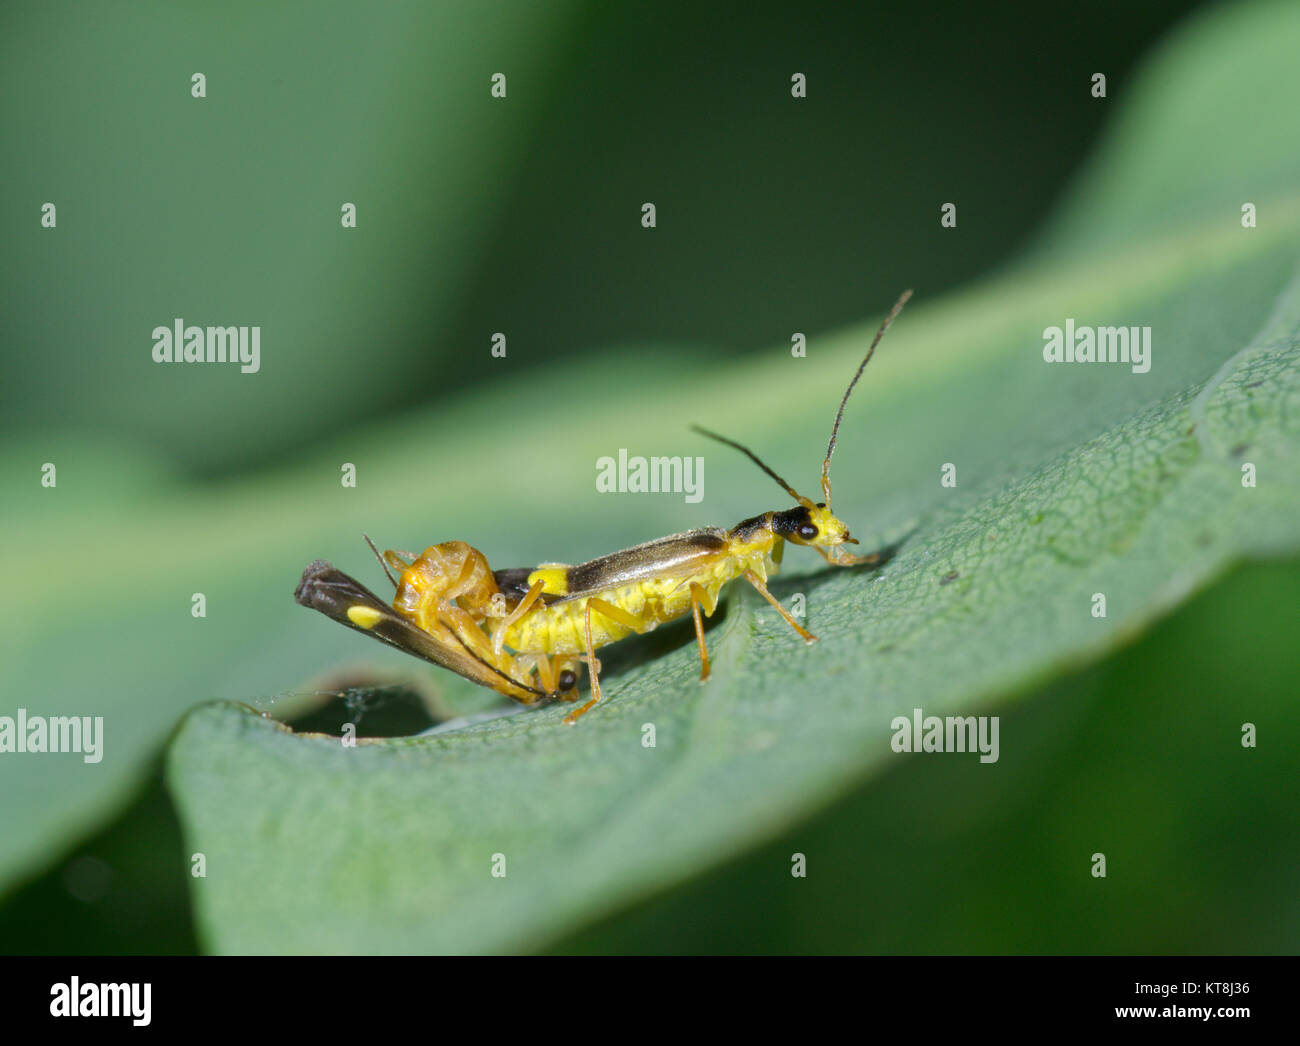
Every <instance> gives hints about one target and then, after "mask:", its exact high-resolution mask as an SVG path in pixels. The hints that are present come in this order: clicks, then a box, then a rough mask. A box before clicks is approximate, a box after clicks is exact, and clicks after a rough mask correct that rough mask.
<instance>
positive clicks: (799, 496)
mask: <svg viewBox="0 0 1300 1046" xmlns="http://www.w3.org/2000/svg"><path fill="white" fill-rule="evenodd" d="M691 431H692V432H698V433H699V434H700V435H701V436H708V437H709V439H715V440H717V441H718V442H719V443H725V444H726V445H727V446H728V447H735V448H736V450H738V451H740V452H741V453H742V454H744V455H745V456H746V457H747V458H749V460H750V461H752V462H753V463H754V464H755V465H757V466H758V467H759V468H761V469H762V470H763V471H764V472H766V473H767V474H768V475H769V476H771V477H772V478H773V479H774V480H776V481H777V483H779V484H780V485H781V487H782V489H784V490H785V492H786V493H787V494H789V495H790V496H791V497H792V498H794V499H795V501H797V502H799V504H801V505H803V506H804V507H805V508H812V507H813V503H812V502H811V501H810V500H809V499H808V498H806V497H804V496H803V495H802V494H800V493H799V492H798V491H797V490H795V489H794V487H792V486H790V484H789V483H787V482H786V481H785V480H783V479H782V478H781V477H780V476H778V475H777V474H776V473H775V472H773V471H772V470H771V469H770V468H768V467H767V466H766V465H764V464H763V461H762V459H761V458H759V456H758V455H757V454H755V453H754V452H753V451H752V450H750V449H749V448H748V447H746V446H744V445H743V444H740V443H737V442H736V441H735V440H733V439H727V437H726V436H719V435H718V434H717V433H716V432H710V431H709V430H708V429H706V428H702V427H701V426H699V425H692V426H691Z"/></svg>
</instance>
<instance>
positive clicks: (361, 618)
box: [348, 604, 384, 629]
mask: <svg viewBox="0 0 1300 1046" xmlns="http://www.w3.org/2000/svg"><path fill="white" fill-rule="evenodd" d="M383 619H384V615H383V614H381V613H380V612H379V611H378V610H376V609H375V608H374V607H368V606H363V605H361V604H358V605H357V606H354V607H348V620H349V621H351V622H352V623H353V624H354V625H356V626H357V628H364V629H371V628H374V627H375V626H376V625H377V624H379V622H381V621H382V620H383Z"/></svg>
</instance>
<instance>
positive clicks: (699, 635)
mask: <svg viewBox="0 0 1300 1046" xmlns="http://www.w3.org/2000/svg"><path fill="white" fill-rule="evenodd" d="M707 598H708V594H707V593H706V592H705V591H704V590H703V589H702V588H700V586H699V585H697V584H696V583H695V582H694V581H692V582H691V616H692V617H694V618H695V639H696V641H697V642H698V643H699V644H700V666H701V667H700V682H701V683H703V682H705V681H706V680H707V679H708V678H709V648H708V647H707V646H705V645H704V621H703V620H702V619H701V618H700V607H701V606H702V605H703V604H704V601H705V600H706V599H707ZM708 613H709V615H710V616H712V609H710V610H709V611H708Z"/></svg>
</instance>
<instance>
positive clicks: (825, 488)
mask: <svg viewBox="0 0 1300 1046" xmlns="http://www.w3.org/2000/svg"><path fill="white" fill-rule="evenodd" d="M911 296H912V292H911V291H910V290H906V291H903V293H902V294H900V295H899V296H898V301H896V302H895V303H894V307H893V308H892V309H890V310H889V315H888V316H886V317H885V322H884V323H882V324H881V325H880V330H878V331H876V336H875V337H874V338H872V339H871V348H869V349H867V354H866V356H864V357H863V359H862V362H861V363H859V364H858V372H857V373H856V374H854V375H853V380H852V381H851V382H849V387H848V388H847V389H845V390H844V398H843V399H842V400H840V409H839V410H838V411H836V412H835V424H834V425H832V426H831V441H830V443H828V444H827V445H826V460H825V461H823V462H822V493H823V494H825V495H826V509H827V511H830V507H831V455H832V454H834V453H835V441H836V440H837V439H838V438H839V434H840V419H841V418H843V417H844V406H845V404H847V403H848V402H849V396H850V395H851V394H852V393H853V386H854V385H856V384H857V383H858V379H859V378H860V377H862V372H863V371H864V370H866V369H867V364H868V363H870V362H871V357H872V356H873V355H874V354H875V351H876V346H877V345H879V344H880V339H881V338H883V337H884V336H885V331H887V330H889V325H890V324H891V323H893V322H894V319H895V318H896V317H897V316H898V314H899V313H900V312H902V311H903V306H904V305H906V304H907V299H908V298H910V297H911ZM742 449H744V448H742ZM746 453H748V451H746ZM750 456H751V457H752V456H753V455H750Z"/></svg>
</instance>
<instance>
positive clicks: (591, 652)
mask: <svg viewBox="0 0 1300 1046" xmlns="http://www.w3.org/2000/svg"><path fill="white" fill-rule="evenodd" d="M593 602H595V600H591V599H589V600H587V605H586V607H584V608H583V618H584V620H585V622H586V626H587V629H586V631H587V655H586V657H584V658H583V659H582V660H584V661H586V662H587V671H589V672H590V673H591V700H590V701H588V702H587V703H586V704H585V705H583V706H582V707H581V708H576V709H574V710H573V711H572V712H570V713H569V714H568V715H566V716H565V717H564V723H565V725H566V726H573V724H574V723H576V722H577V721H578V718H579V717H580V716H583V715H585V714H586V713H587V712H588V711H590V710H591V709H592V708H594V707H595V706H596V703H597V702H598V701H600V667H599V666H600V662H599V661H597V660H596V648H595V647H594V646H592V643H591V604H592V603H593Z"/></svg>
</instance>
